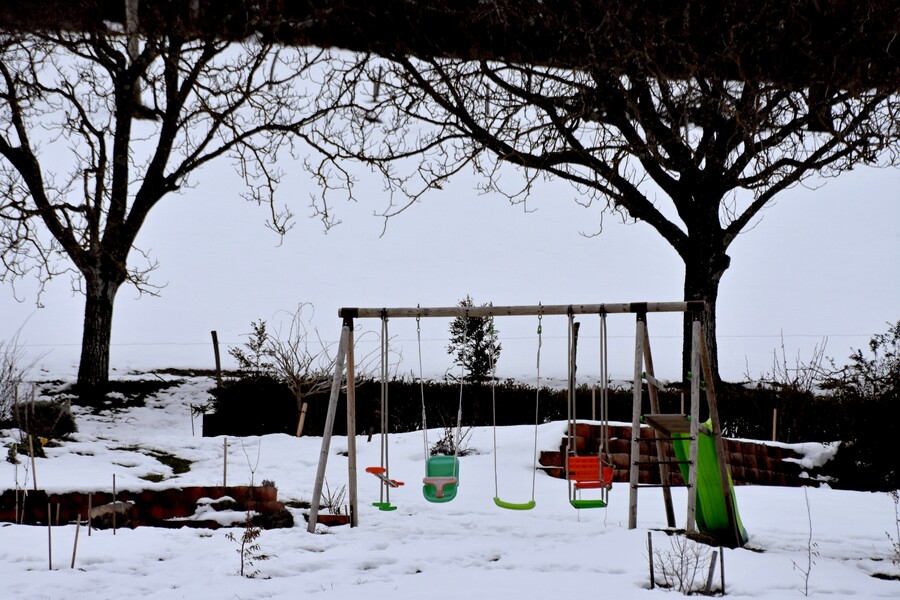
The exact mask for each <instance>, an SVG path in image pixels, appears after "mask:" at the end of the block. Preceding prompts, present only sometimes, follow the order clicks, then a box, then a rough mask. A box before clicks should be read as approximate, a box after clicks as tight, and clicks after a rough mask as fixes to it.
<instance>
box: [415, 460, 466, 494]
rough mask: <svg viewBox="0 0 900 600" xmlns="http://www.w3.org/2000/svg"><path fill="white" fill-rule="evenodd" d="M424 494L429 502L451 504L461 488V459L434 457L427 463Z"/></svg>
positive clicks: (423, 487)
mask: <svg viewBox="0 0 900 600" xmlns="http://www.w3.org/2000/svg"><path fill="white" fill-rule="evenodd" d="M422 483H423V484H424V485H423V486H422V494H423V495H424V496H425V499H426V500H428V501H429V502H450V501H451V500H453V499H454V498H456V490H457V488H458V487H459V459H458V458H456V457H455V456H443V455H439V456H432V457H431V458H429V459H428V461H427V462H426V463H425V478H424V479H423V480H422Z"/></svg>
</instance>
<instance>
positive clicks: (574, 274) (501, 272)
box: [0, 164, 900, 380]
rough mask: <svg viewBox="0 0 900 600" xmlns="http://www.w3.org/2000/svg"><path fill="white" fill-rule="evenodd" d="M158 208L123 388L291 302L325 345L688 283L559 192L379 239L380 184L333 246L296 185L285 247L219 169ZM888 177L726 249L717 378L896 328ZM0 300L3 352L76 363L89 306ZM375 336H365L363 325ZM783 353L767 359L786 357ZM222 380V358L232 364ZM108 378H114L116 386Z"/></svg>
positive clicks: (784, 217) (127, 302) (642, 234)
mask: <svg viewBox="0 0 900 600" xmlns="http://www.w3.org/2000/svg"><path fill="white" fill-rule="evenodd" d="M196 183H197V184H198V185H197V186H196V187H195V188H194V189H191V190H188V191H187V192H186V193H184V194H182V195H180V196H172V197H169V198H167V199H165V200H163V202H162V203H161V204H160V205H159V206H158V207H157V208H156V209H155V210H154V212H153V213H152V214H151V216H150V218H149V219H148V222H147V223H146V225H145V228H144V231H143V232H142V233H141V236H140V238H139V244H140V246H141V248H142V249H144V250H147V251H149V252H150V253H151V255H152V256H153V257H154V258H156V259H158V261H159V263H160V267H159V269H158V271H157V272H156V274H155V281H156V283H157V284H161V285H165V286H166V287H165V289H163V290H162V292H161V295H160V297H158V298H156V297H149V296H144V297H142V298H138V295H137V293H136V292H135V291H134V290H133V289H130V288H123V289H122V291H121V292H120V293H119V296H118V299H117V302H116V314H115V318H114V330H113V347H112V365H113V368H114V369H116V370H117V371H124V370H127V369H129V368H147V367H157V366H195V367H212V366H213V352H212V348H211V345H210V331H211V330H217V331H218V336H219V339H220V341H221V343H222V345H223V355H225V349H226V348H227V347H228V346H234V345H238V344H240V343H242V342H243V341H244V339H245V338H243V337H242V335H243V334H245V333H247V332H249V331H250V322H251V320H255V319H258V318H262V319H266V320H268V321H269V322H270V323H271V324H272V325H273V326H274V325H275V324H276V323H277V322H278V321H280V320H281V319H282V317H283V316H284V315H283V313H281V312H280V311H284V310H292V309H293V308H294V307H296V306H297V304H298V303H299V302H309V303H312V305H314V307H315V319H314V323H313V325H314V326H315V327H317V328H318V330H319V332H320V334H321V335H322V336H323V337H324V338H325V339H326V340H329V341H333V340H335V339H336V338H337V337H338V334H339V329H340V321H339V319H338V318H337V310H338V308H340V307H341V306H375V307H380V306H415V305H417V304H420V305H422V306H446V305H453V304H456V302H457V301H458V300H459V299H460V298H462V297H464V296H465V295H466V294H471V295H472V296H473V297H474V298H475V300H476V301H477V302H479V303H482V302H488V301H491V302H493V303H494V304H497V305H505V304H537V303H538V302H542V303H544V304H569V303H597V302H630V301H668V300H680V299H681V290H682V278H683V266H682V264H681V262H680V260H679V259H678V257H677V255H676V254H675V252H674V251H673V250H672V249H671V248H670V247H669V246H668V245H667V244H665V243H664V242H663V241H662V239H661V238H660V236H658V235H657V234H656V233H655V232H654V231H653V230H651V228H650V227H649V226H647V225H644V224H630V225H623V224H620V223H618V222H616V221H615V219H614V218H611V217H608V216H607V217H606V218H605V221H604V230H603V233H602V235H599V236H595V237H587V236H584V235H582V233H590V232H594V231H596V230H597V228H598V226H599V222H600V212H599V207H594V208H590V209H585V208H582V207H580V206H578V205H577V204H576V202H575V201H574V200H573V196H574V192H573V190H572V188H570V187H569V186H568V185H567V184H564V183H558V184H552V185H547V186H546V187H545V188H544V189H542V190H541V191H540V192H539V193H538V194H537V195H536V196H535V197H534V198H532V199H531V200H530V201H529V204H528V208H529V210H530V211H531V212H528V213H526V212H525V211H523V209H522V207H514V206H510V205H509V203H508V202H507V201H506V200H504V199H502V198H498V197H490V196H480V195H478V193H477V192H476V191H475V188H474V181H473V180H471V179H465V178H463V179H458V180H457V181H456V182H454V183H453V184H452V185H450V186H448V187H447V188H446V189H445V190H443V191H439V192H434V193H432V194H431V195H429V196H427V197H426V198H425V199H424V200H423V201H422V202H421V203H420V204H418V205H416V206H413V207H411V208H410V209H409V210H408V211H406V212H405V213H403V214H401V215H400V216H398V217H396V218H394V219H393V220H392V221H391V222H390V224H389V226H388V229H387V233H386V234H385V235H384V236H383V237H379V236H380V234H381V231H382V221H381V220H380V219H379V218H377V217H375V216H373V213H374V212H375V211H377V210H379V209H380V208H381V207H382V206H383V204H384V196H383V194H382V192H381V190H380V187H378V185H377V184H376V183H373V184H372V185H371V189H362V190H360V191H359V193H358V196H359V198H360V203H359V204H357V205H349V204H348V205H342V206H338V207H337V208H338V216H339V217H340V218H342V220H343V224H342V225H340V226H339V227H337V228H335V229H333V230H331V231H330V232H328V233H325V232H324V231H323V228H322V226H321V223H320V222H319V221H317V220H315V219H311V218H308V215H309V214H310V211H309V209H308V203H309V194H310V187H309V186H310V185H311V184H310V183H309V182H308V181H307V180H306V179H305V177H304V174H303V173H302V171H301V170H300V169H299V167H298V168H297V170H296V172H292V173H291V174H290V175H289V176H288V177H287V178H286V179H285V183H284V185H283V187H282V189H281V198H282V200H283V201H285V202H287V203H289V204H290V206H291V208H292V210H293V211H294V212H295V213H296V214H297V222H296V226H295V228H294V229H293V230H292V231H291V232H290V234H289V235H288V236H287V237H286V238H285V239H284V241H283V243H282V244H281V245H280V246H279V245H278V241H279V240H278V239H277V237H276V236H275V235H274V234H272V233H271V232H270V231H269V230H267V229H265V227H264V226H263V222H264V219H265V217H266V213H265V210H264V209H262V208H259V207H256V206H253V205H250V204H247V203H246V202H244V201H243V200H241V199H240V198H239V195H238V191H239V182H238V181H237V180H236V177H234V176H233V175H232V174H231V173H230V171H228V167H227V165H224V164H220V165H218V168H217V169H216V170H215V171H208V172H206V173H205V174H204V175H203V176H202V177H201V178H200V179H199V180H198V181H197V182H196ZM898 200H900V170H898V169H883V170H873V169H859V170H857V171H854V172H851V173H848V174H845V175H844V176H842V177H840V178H838V179H835V180H830V181H828V182H827V184H825V185H823V186H820V187H819V188H818V189H810V188H809V187H797V188H794V189H792V190H789V191H787V192H785V193H783V194H782V195H781V196H780V197H779V199H778V202H777V203H776V204H774V205H773V206H770V207H769V208H768V209H767V210H766V211H765V212H764V215H763V218H762V219H761V220H760V221H759V222H758V223H757V224H756V225H755V227H753V229H752V230H751V231H749V232H747V233H746V234H744V235H742V236H741V238H739V239H738V240H737V241H736V242H735V243H734V244H733V245H732V247H731V250H730V252H729V253H730V255H731V256H732V266H731V268H730V269H729V270H728V272H727V273H726V275H725V277H724V280H723V282H722V286H721V291H720V300H719V308H718V311H719V312H718V317H719V320H718V325H719V359H720V363H721V372H722V375H723V377H725V378H726V379H731V380H738V379H741V378H742V377H743V375H744V374H745V373H750V374H751V375H753V376H758V375H759V374H761V373H763V372H766V371H771V369H772V359H773V351H774V350H775V349H776V348H780V346H781V343H782V335H783V340H784V344H785V348H786V353H787V359H788V363H789V365H790V366H793V365H794V363H795V361H796V360H797V358H798V357H799V358H800V360H803V361H806V360H808V359H809V358H810V357H811V355H812V351H813V348H814V347H815V346H816V345H817V344H821V343H822V342H823V340H824V338H827V339H828V342H827V348H826V354H827V355H829V356H833V357H834V358H836V359H838V360H840V361H842V360H843V359H844V358H845V357H846V356H847V355H848V354H849V353H850V351H851V349H853V348H859V347H864V346H865V344H866V343H867V341H868V339H869V337H870V336H871V335H872V334H873V333H880V332H884V331H886V329H887V323H888V322H895V321H896V320H897V319H900V268H898V267H900V202H898ZM19 290H20V294H23V295H26V300H25V302H22V303H18V302H16V301H15V300H14V298H13V295H12V292H11V289H10V288H5V289H3V290H2V295H0V307H2V313H3V315H4V316H3V320H2V326H0V327H2V329H0V339H9V338H10V337H11V336H12V335H13V334H14V332H15V331H16V329H17V328H19V327H21V328H22V330H21V336H20V340H19V342H20V345H21V346H22V347H23V348H24V349H25V350H26V351H27V352H28V353H29V355H30V356H33V357H38V356H40V357H41V358H40V364H41V365H44V366H46V367H47V368H52V369H54V370H56V369H59V368H64V369H70V370H71V371H72V372H74V369H75V365H76V364H77V358H78V350H79V343H80V336H81V321H82V310H83V308H82V300H81V298H80V297H77V296H76V297H72V296H71V294H70V291H69V284H68V282H66V281H62V280H60V281H55V282H54V283H53V285H52V286H51V287H50V289H49V290H48V292H47V293H46V295H45V296H44V298H43V303H44V305H45V308H41V309H37V308H35V304H34V301H35V298H34V295H33V294H31V293H30V290H29V289H28V288H27V286H24V287H23V286H20V287H19ZM582 320H583V321H584V323H583V328H582V331H583V336H582V345H581V347H580V348H579V357H580V360H579V373H584V374H590V373H593V372H596V367H595V363H596V349H595V348H596V345H597V339H596V334H597V323H596V319H595V318H583V319H582ZM362 325H363V326H364V327H365V328H366V329H371V330H373V331H374V330H377V328H378V324H377V323H376V322H362ZM390 326H391V333H392V335H394V336H395V345H397V346H405V347H404V348H403V350H402V353H403V362H402V363H401V364H400V365H399V366H398V369H399V371H401V372H404V373H409V372H411V371H415V372H417V371H418V365H417V362H416V351H415V346H414V343H413V341H414V340H415V322H414V321H404V320H393V321H392V322H391V324H390ZM447 326H448V322H447V321H446V320H441V321H435V322H428V323H425V324H423V338H424V339H425V343H424V346H423V349H424V350H423V351H424V354H425V362H426V364H425V372H426V375H440V374H441V373H443V372H444V371H445V370H446V369H447V367H448V366H449V357H448V356H447V354H446V351H445V347H446V343H447V341H446V338H447ZM535 326H536V322H535V320H534V319H530V318H529V319H526V318H509V319H506V320H498V322H497V329H498V330H499V332H500V336H501V338H502V343H503V346H504V353H503V355H502V356H501V360H500V363H499V365H498V371H499V374H500V375H503V376H533V375H534V367H535V365H534V362H535V357H534V352H535V349H536V338H535ZM633 327H634V324H633V317H631V316H620V317H610V336H611V340H610V349H611V356H610V361H611V363H610V364H611V373H612V375H613V376H615V377H621V378H627V377H629V376H630V372H631V369H632V367H631V364H630V361H631V360H633V339H632V336H633ZM649 327H650V332H651V337H652V340H653V349H654V355H655V356H656V361H655V362H656V367H657V373H658V374H660V375H661V376H663V377H666V376H669V377H674V376H676V375H677V372H678V368H679V367H678V365H679V352H680V328H679V321H678V319H677V318H673V317H664V316H652V317H651V319H650V321H649ZM565 335H566V334H565V318H564V317H560V318H557V319H555V320H554V319H550V318H547V319H545V323H544V336H545V338H544V349H543V358H542V370H543V371H544V373H545V374H551V373H552V374H556V375H562V374H563V373H564V372H565V351H564V347H565V341H564V340H565ZM779 353H780V350H779ZM225 366H232V365H231V363H230V359H228V358H227V356H226V365H225ZM113 376H115V373H114V374H113Z"/></svg>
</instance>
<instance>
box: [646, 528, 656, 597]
mask: <svg viewBox="0 0 900 600" xmlns="http://www.w3.org/2000/svg"><path fill="white" fill-rule="evenodd" d="M647 557H648V558H649V560H650V589H651V590H652V589H654V588H656V576H655V574H654V573H653V536H651V535H650V532H649V531H648V532H647Z"/></svg>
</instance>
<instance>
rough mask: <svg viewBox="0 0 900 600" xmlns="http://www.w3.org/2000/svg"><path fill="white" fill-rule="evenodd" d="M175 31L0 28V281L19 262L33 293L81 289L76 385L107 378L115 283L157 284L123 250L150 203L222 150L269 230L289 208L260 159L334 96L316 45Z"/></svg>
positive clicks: (289, 145) (266, 161) (144, 287)
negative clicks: (323, 81)
mask: <svg viewBox="0 0 900 600" xmlns="http://www.w3.org/2000/svg"><path fill="white" fill-rule="evenodd" d="M126 21H127V19H126ZM109 27H112V26H109ZM126 31H128V32H131V31H134V29H133V28H129V27H128V26H126ZM176 31H177V30H176V29H173V30H172V32H169V33H165V34H160V35H156V36H154V37H143V38H141V39H138V38H137V37H136V36H135V35H126V34H125V32H123V31H115V30H107V29H101V30H92V31H88V32H85V33H77V34H76V33H41V34H29V35H24V36H9V35H3V36H2V37H0V260H2V263H3V267H4V271H3V272H2V273H0V281H2V282H11V281H15V280H16V279H18V278H21V277H22V276H24V275H26V274H29V273H30V274H33V275H35V276H36V277H37V280H38V282H39V287H40V290H43V289H44V285H45V284H46V283H47V282H48V281H49V280H50V279H51V278H53V277H56V276H59V275H62V274H70V275H71V276H72V281H73V287H74V288H75V289H76V290H78V291H79V292H82V293H84V295H85V318H84V333H83V340H82V349H81V362H80V367H79V372H78V385H79V387H80V389H81V390H82V391H83V392H84V391H89V390H92V389H96V388H98V386H99V387H101V388H102V387H103V386H104V385H105V384H106V383H107V382H108V371H109V359H110V356H109V351H110V334H111V328H112V318H113V304H114V301H115V297H116V294H117V292H118V291H119V289H120V286H122V284H123V283H126V282H127V283H130V284H132V285H134V286H135V287H136V288H137V289H138V290H139V291H140V292H141V293H150V294H154V293H157V292H158V290H159V287H158V286H156V285H154V284H153V283H152V282H151V280H150V278H149V275H150V274H151V272H152V271H153V269H154V267H155V263H154V262H153V261H152V259H151V258H150V257H149V256H147V255H146V254H145V253H143V252H142V251H141V250H139V249H138V248H137V247H136V244H137V242H138V239H137V238H138V234H139V232H140V230H141V226H142V225H143V224H144V221H145V220H146V218H147V216H148V214H149V213H150V211H151V210H152V209H153V207H154V206H156V205H157V203H158V202H159V201H160V200H162V199H163V198H164V197H169V196H174V195H175V194H177V192H179V191H180V190H182V189H184V188H185V187H188V186H189V185H190V177H191V175H193V174H195V173H196V172H197V171H198V170H199V169H201V168H202V167H204V166H206V165H207V164H209V163H210V162H212V161H215V160H219V159H224V158H225V157H229V158H230V159H231V160H232V162H233V164H235V165H236V168H237V170H238V172H239V173H240V175H241V176H242V177H243V179H244V181H245V183H246V191H245V193H244V196H245V197H246V198H248V199H249V200H251V201H254V202H257V203H259V204H261V205H263V206H265V207H267V208H268V210H269V217H268V220H267V226H268V227H270V228H271V229H273V230H274V231H276V232H277V233H279V234H283V233H284V232H285V231H286V230H287V228H288V227H289V224H290V217H291V215H290V213H289V212H288V211H287V210H285V209H283V208H279V207H278V206H277V205H276V203H275V201H274V193H275V188H276V186H277V184H278V182H279V177H280V175H281V173H280V171H279V170H278V168H277V167H276V159H277V158H278V157H279V154H284V153H285V152H287V151H289V152H290V153H291V154H292V155H293V154H294V151H295V147H294V142H295V140H298V139H299V140H302V139H303V138H304V137H305V136H304V134H303V129H304V127H306V126H307V125H309V124H310V123H312V122H315V121H316V120H317V119H318V118H320V117H321V115H322V113H323V112H324V111H325V110H327V109H326V108H319V107H320V106H326V105H328V107H329V108H331V107H332V106H331V105H330V103H332V102H334V103H338V102H339V100H338V99H337V98H330V97H329V98H325V97H324V96H322V95H320V93H319V92H320V90H322V89H323V88H321V87H320V85H319V83H318V82H317V81H315V79H316V78H317V77H320V76H321V73H322V71H321V69H319V65H320V64H321V63H323V62H324V61H325V60H326V59H327V57H328V53H327V52H326V51H323V50H319V49H301V48H287V47H279V46H275V45H270V44H266V43H263V42H259V41H252V40H251V41H247V42H245V43H242V44H235V43H228V42H222V41H216V40H213V39H184V38H181V37H179V35H178V34H177V32H176ZM334 88H335V86H332V89H334ZM307 141H308V140H307Z"/></svg>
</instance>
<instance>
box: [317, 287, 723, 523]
mask: <svg viewBox="0 0 900 600" xmlns="http://www.w3.org/2000/svg"><path fill="white" fill-rule="evenodd" d="M705 306H706V305H705V303H704V302H702V301H690V302H630V303H618V304H562V305H531V306H478V307H474V306H473V307H460V306H449V307H437V308H426V307H415V308H342V309H340V310H339V311H338V316H339V317H340V318H341V319H343V326H342V328H341V336H340V342H339V344H338V350H337V356H336V357H335V369H334V377H333V379H332V384H331V395H330V398H329V402H328V411H327V413H326V418H325V429H324V433H323V436H322V447H321V450H320V454H319V465H318V469H317V471H316V479H315V484H314V486H313V495H312V497H313V501H312V503H311V506H310V511H309V523H308V527H307V531H309V532H310V533H315V531H316V523H317V519H318V512H319V502H318V501H317V500H318V499H319V498H321V495H322V488H323V485H324V481H325V468H326V465H327V462H328V456H329V452H330V448H331V437H332V433H333V430H334V420H335V416H336V412H337V404H338V398H339V396H340V391H341V384H342V383H343V380H344V372H345V363H346V380H347V431H348V433H349V435H348V436H347V455H348V461H347V469H348V480H349V482H348V486H347V487H348V502H349V505H350V525H351V527H356V526H358V524H359V514H358V506H359V500H358V495H357V467H356V436H355V435H354V434H353V433H352V432H355V431H356V392H355V379H354V377H355V375H354V368H355V364H354V356H353V345H354V343H353V327H354V320H355V319H376V318H377V319H381V318H384V317H391V318H420V319H421V318H429V317H444V318H448V317H449V318H453V317H460V316H461V317H467V316H468V317H494V316H538V315H544V316H548V315H570V314H575V315H581V314H602V313H605V314H627V313H631V314H634V315H635V316H636V322H637V325H636V333H635V376H634V409H633V422H632V431H633V440H632V465H631V472H630V481H631V485H630V487H631V493H630V500H629V519H628V526H629V528H630V529H633V528H635V527H636V522H637V490H638V487H639V481H638V480H639V477H638V474H639V464H640V461H639V448H638V441H639V438H640V427H641V417H642V415H641V396H642V388H643V381H644V379H645V378H646V376H647V375H648V374H649V375H650V377H653V366H652V365H653V363H652V358H651V356H650V346H649V339H648V335H647V326H646V320H647V314H648V313H656V312H680V313H691V314H692V315H693V326H692V350H691V364H692V370H693V373H698V374H699V373H700V372H701V369H702V372H703V374H704V376H705V379H706V382H707V385H706V398H707V402H708V404H709V408H710V415H711V420H712V434H713V436H714V439H715V443H716V446H717V451H718V455H719V456H720V457H722V459H721V460H719V461H718V462H719V473H720V477H721V479H722V482H723V488H724V490H725V494H726V502H725V505H726V509H727V510H728V511H729V522H730V523H732V524H735V523H736V522H737V520H736V515H735V511H734V507H733V504H732V500H733V498H732V496H731V493H730V486H729V485H727V481H728V467H727V465H726V462H725V460H724V458H725V453H724V441H723V439H722V434H721V424H720V422H719V417H718V410H717V405H716V397H715V391H714V390H713V382H712V380H711V373H710V369H709V359H708V355H707V350H706V344H705V343H703V342H702V339H703V332H702V326H701V323H700V319H701V315H702V313H703V311H704V309H705ZM645 364H646V366H647V368H646V370H645V369H644V365H645ZM648 387H649V389H650V392H649V395H650V400H651V411H653V412H657V411H656V408H657V406H658V402H656V387H655V385H653V384H652V382H651V384H650V385H649V386H648ZM699 400H700V377H693V378H692V380H691V412H692V417H694V418H692V419H690V433H691V437H692V438H693V439H692V441H691V447H690V461H691V462H692V465H695V464H696V461H697V442H696V440H697V434H698V431H697V429H698V427H699V418H698V416H699ZM695 412H696V413H697V414H696V415H694V414H693V413H695ZM663 469H665V465H664V464H660V471H661V474H662V471H663ZM696 474H697V469H696V468H691V469H690V474H689V481H688V510H687V512H688V514H687V524H686V529H687V531H689V532H694V531H696V503H697V487H696ZM600 480H602V474H601V478H600ZM663 482H664V483H663V488H664V492H665V501H666V512H667V514H668V515H671V514H672V510H671V495H670V493H669V489H668V488H669V485H668V478H667V477H666V478H664V479H663ZM670 520H674V519H670ZM735 529H736V525H735ZM735 535H737V533H735Z"/></svg>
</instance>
